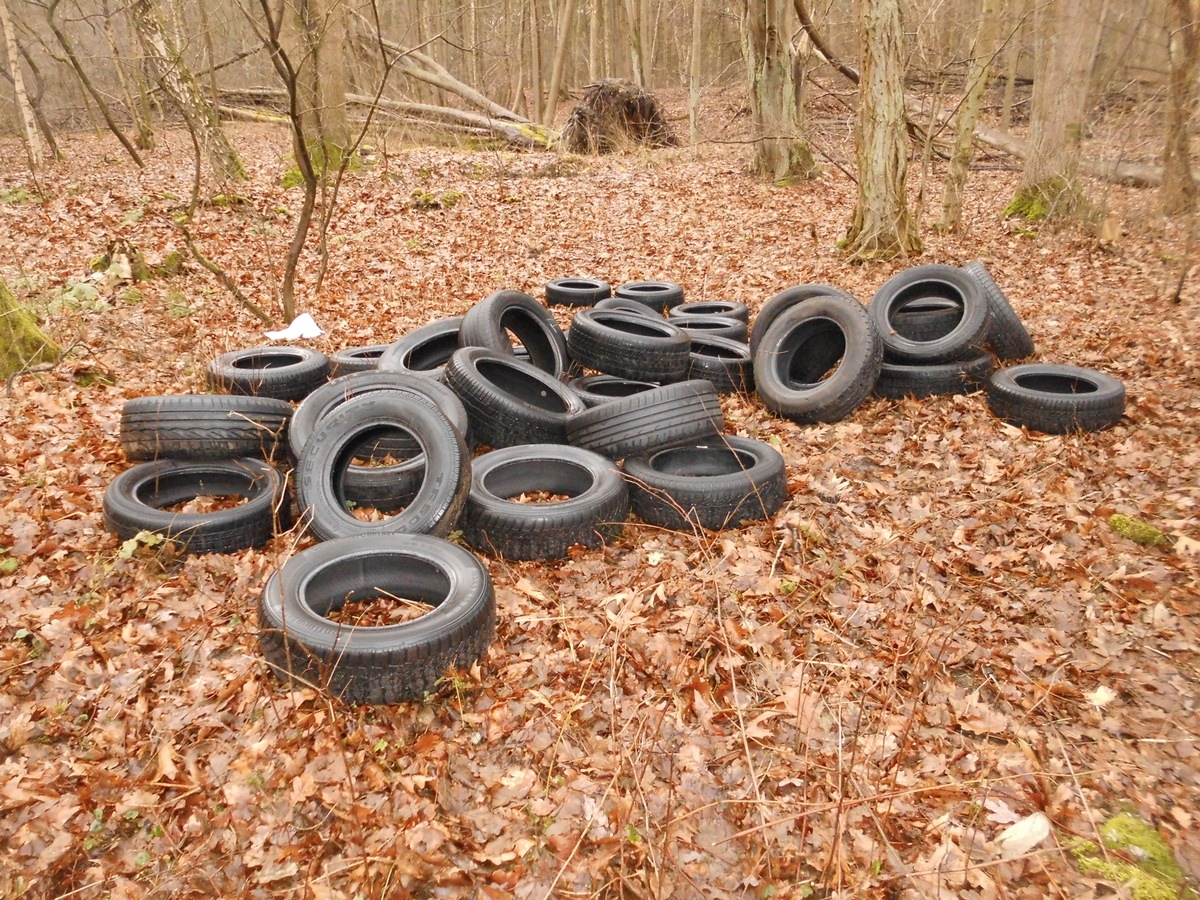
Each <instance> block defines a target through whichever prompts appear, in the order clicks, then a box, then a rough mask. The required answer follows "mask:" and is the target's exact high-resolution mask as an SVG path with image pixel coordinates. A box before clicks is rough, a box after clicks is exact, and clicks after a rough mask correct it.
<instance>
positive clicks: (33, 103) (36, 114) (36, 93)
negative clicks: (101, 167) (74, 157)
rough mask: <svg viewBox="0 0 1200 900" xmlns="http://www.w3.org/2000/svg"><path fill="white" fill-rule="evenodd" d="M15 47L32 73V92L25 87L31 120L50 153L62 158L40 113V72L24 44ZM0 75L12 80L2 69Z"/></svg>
mask: <svg viewBox="0 0 1200 900" xmlns="http://www.w3.org/2000/svg"><path fill="white" fill-rule="evenodd" d="M17 49H18V51H19V52H20V54H21V58H22V59H24V60H25V65H26V66H28V67H29V73H30V74H31V75H33V93H32V94H30V93H29V88H28V86H26V88H25V95H26V97H27V98H28V99H29V108H30V110H31V111H32V112H33V120H34V122H36V123H37V127H38V131H39V132H41V135H42V140H44V141H45V142H46V146H47V147H48V148H50V155H51V156H53V157H54V158H55V159H56V160H59V159H62V158H63V154H62V151H61V150H60V149H59V148H58V141H56V140H55V139H54V131H53V129H51V128H50V123H49V122H47V121H46V117H45V116H44V115H43V114H42V108H41V105H42V93H43V90H44V88H43V86H42V73H41V72H40V71H39V69H38V67H37V62H36V61H35V60H34V58H33V57H32V56H30V55H29V51H28V50H27V49H26V48H25V45H24V44H20V43H18V44H17ZM0 76H3V77H4V79H5V80H6V81H8V82H9V83H10V84H11V83H12V81H13V78H12V76H11V75H9V74H8V73H7V72H5V71H3V70H0Z"/></svg>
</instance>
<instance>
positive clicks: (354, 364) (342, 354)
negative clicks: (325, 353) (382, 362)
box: [329, 344, 392, 378]
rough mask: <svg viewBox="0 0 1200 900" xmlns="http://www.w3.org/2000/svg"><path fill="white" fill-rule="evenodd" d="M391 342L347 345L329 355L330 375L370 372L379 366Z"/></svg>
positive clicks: (338, 376)
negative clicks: (355, 345)
mask: <svg viewBox="0 0 1200 900" xmlns="http://www.w3.org/2000/svg"><path fill="white" fill-rule="evenodd" d="M390 346H392V345H391V344H370V345H366V346H362V347H346V348H345V349H343V350H339V351H338V352H337V353H335V354H333V356H331V357H329V377H330V378H341V377H342V376H343V375H349V374H350V373H352V372H369V371H372V370H374V369H377V368H379V358H380V357H381V356H383V354H384V351H385V350H387V349H388V347H390Z"/></svg>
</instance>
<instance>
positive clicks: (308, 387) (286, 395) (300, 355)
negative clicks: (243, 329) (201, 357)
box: [206, 347, 329, 400]
mask: <svg viewBox="0 0 1200 900" xmlns="http://www.w3.org/2000/svg"><path fill="white" fill-rule="evenodd" d="M206 376H207V382H208V385H209V386H210V387H212V388H214V389H216V390H220V391H224V392H225V393H227V394H245V395H247V396H251V397H273V398H275V399H276V400H303V399H304V398H305V397H307V396H308V395H309V394H311V393H312V392H313V391H314V390H316V389H317V388H318V387H320V386H321V385H322V384H324V383H325V382H326V381H328V380H329V358H328V357H327V356H326V355H325V354H324V353H322V352H320V351H319V350H309V349H307V348H304V347H250V348H248V349H246V350H234V351H232V352H231V353H223V354H221V355H220V356H218V357H217V358H216V359H214V360H213V361H212V362H210V363H209V364H208V369H207V371H206Z"/></svg>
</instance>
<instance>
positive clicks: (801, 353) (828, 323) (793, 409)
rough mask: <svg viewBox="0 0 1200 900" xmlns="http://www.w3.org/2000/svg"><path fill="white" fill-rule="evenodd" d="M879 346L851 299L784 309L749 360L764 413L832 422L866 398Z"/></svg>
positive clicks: (830, 298)
mask: <svg viewBox="0 0 1200 900" xmlns="http://www.w3.org/2000/svg"><path fill="white" fill-rule="evenodd" d="M882 365H883V344H882V342H881V341H880V338H879V333H878V332H877V331H876V330H875V327H874V326H873V325H872V324H871V320H870V318H869V317H868V316H867V311H866V310H865V309H863V308H862V305H861V304H860V303H859V302H858V301H857V300H855V299H853V298H852V297H851V298H847V297H842V296H838V295H836V294H824V295H819V296H815V297H812V298H811V299H808V300H805V301H804V302H803V303H797V304H795V305H793V306H792V307H791V308H789V309H785V310H784V311H783V312H782V313H781V314H780V315H779V316H778V317H777V318H776V319H775V321H774V322H773V323H771V327H770V328H769V329H767V333H766V335H764V337H763V339H762V342H761V343H760V344H759V346H758V351H757V352H756V353H755V354H754V385H755V389H756V390H757V391H758V395H759V397H761V398H762V401H763V404H764V405H765V406H766V407H767V409H769V410H771V411H772V412H774V413H777V414H779V415H782V416H786V417H787V418H789V419H792V420H793V421H795V422H801V423H807V422H837V421H840V420H841V419H844V418H845V417H846V416H848V415H850V413H851V412H853V411H854V410H855V409H856V408H857V407H858V405H859V404H860V403H862V402H863V401H864V400H865V399H866V398H867V397H868V396H870V394H871V390H872V388H874V387H875V382H876V380H877V379H878V378H879V370H880V368H881V366H882Z"/></svg>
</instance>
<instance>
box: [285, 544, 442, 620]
mask: <svg viewBox="0 0 1200 900" xmlns="http://www.w3.org/2000/svg"><path fill="white" fill-rule="evenodd" d="M451 588H452V585H451V582H450V578H449V577H448V576H447V575H446V573H445V572H444V571H443V570H442V569H441V568H440V567H438V566H435V565H433V564H432V563H430V562H429V561H428V560H424V559H421V558H419V557H413V556H408V555H407V554H402V553H376V554H372V555H371V556H352V557H349V558H343V559H338V560H334V561H333V562H331V563H329V564H327V565H325V566H323V567H322V568H321V569H319V570H318V571H316V572H314V573H313V575H312V577H311V578H310V579H309V580H308V583H307V584H306V585H305V586H304V590H303V592H302V597H303V600H304V602H305V603H306V604H307V605H308V607H309V608H310V609H312V611H313V612H315V613H316V614H317V615H319V616H323V617H324V618H327V619H332V620H333V621H340V622H341V623H342V624H345V625H354V624H356V623H355V621H354V620H355V618H356V617H361V615H362V614H363V613H368V611H367V610H366V609H355V608H354V607H356V606H357V607H370V606H373V605H376V604H378V605H379V607H380V610H381V612H382V614H383V615H388V614H389V613H390V610H392V609H395V608H404V609H405V610H407V612H404V613H399V615H402V616H403V615H408V616H409V618H408V619H405V620H402V621H411V619H412V618H416V616H415V615H411V613H414V612H417V611H420V610H424V611H426V612H427V611H428V610H429V609H431V608H435V607H437V606H440V605H441V604H442V602H443V601H444V600H445V599H446V598H447V597H448V596H450V591H451ZM348 605H349V606H350V607H351V609H350V610H349V611H348V612H347V613H346V617H344V618H341V617H339V616H338V614H339V613H340V612H341V611H342V610H344V609H345V607H346V606H348ZM368 614H369V615H370V616H371V617H372V620H373V618H374V616H375V613H368ZM368 621H371V620H368ZM374 624H375V625H376V626H377V627H378V626H380V625H391V624H400V623H399V622H374Z"/></svg>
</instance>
